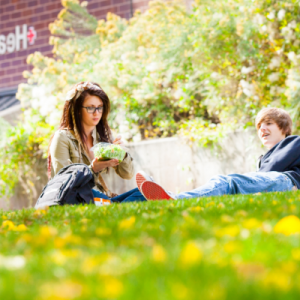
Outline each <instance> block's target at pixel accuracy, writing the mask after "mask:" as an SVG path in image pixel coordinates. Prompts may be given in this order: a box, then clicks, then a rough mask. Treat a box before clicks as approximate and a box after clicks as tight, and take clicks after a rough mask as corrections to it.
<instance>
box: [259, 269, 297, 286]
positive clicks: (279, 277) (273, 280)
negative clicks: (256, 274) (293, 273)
mask: <svg viewBox="0 0 300 300" xmlns="http://www.w3.org/2000/svg"><path fill="white" fill-rule="evenodd" d="M262 283H263V285H264V286H266V287H267V288H269V287H274V288H276V289H278V290H281V291H288V290H289V289H290V287H291V278H290V275H288V274H286V273H284V272H283V271H282V270H278V271H270V272H269V273H268V274H267V275H266V277H265V278H264V279H263V281H262Z"/></svg>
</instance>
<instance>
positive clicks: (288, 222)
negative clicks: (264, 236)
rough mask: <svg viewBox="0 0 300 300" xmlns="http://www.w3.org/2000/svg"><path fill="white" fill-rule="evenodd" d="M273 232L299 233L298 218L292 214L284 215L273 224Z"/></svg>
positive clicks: (299, 223)
mask: <svg viewBox="0 0 300 300" xmlns="http://www.w3.org/2000/svg"><path fill="white" fill-rule="evenodd" d="M274 232H275V233H282V234H284V235H291V234H295V233H300V219H299V218H298V217H296V216H294V215H290V216H286V217H284V218H282V219H281V220H280V221H279V222H278V223H277V224H276V225H275V227H274Z"/></svg>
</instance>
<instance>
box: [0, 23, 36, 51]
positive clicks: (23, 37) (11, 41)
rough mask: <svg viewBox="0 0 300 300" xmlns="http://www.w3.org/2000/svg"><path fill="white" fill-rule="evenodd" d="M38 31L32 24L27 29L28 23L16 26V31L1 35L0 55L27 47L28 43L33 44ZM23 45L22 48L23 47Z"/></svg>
mask: <svg viewBox="0 0 300 300" xmlns="http://www.w3.org/2000/svg"><path fill="white" fill-rule="evenodd" d="M36 36H37V34H36V31H35V30H34V27H32V26H30V27H29V28H28V30H27V25H26V24H24V25H22V26H21V27H20V26H16V28H15V33H12V32H11V33H9V34H8V35H7V36H5V35H3V34H1V35H0V55H1V54H5V53H6V52H8V53H12V52H14V51H19V50H21V49H27V43H29V45H33V44H34V41H35V39H36ZM21 45H22V48H21Z"/></svg>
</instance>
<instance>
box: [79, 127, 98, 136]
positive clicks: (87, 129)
mask: <svg viewBox="0 0 300 300" xmlns="http://www.w3.org/2000/svg"><path fill="white" fill-rule="evenodd" d="M82 126H83V131H84V133H85V135H86V136H87V138H89V137H91V136H92V133H93V131H94V129H95V127H96V126H86V125H85V124H82Z"/></svg>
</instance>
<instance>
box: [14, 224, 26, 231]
mask: <svg viewBox="0 0 300 300" xmlns="http://www.w3.org/2000/svg"><path fill="white" fill-rule="evenodd" d="M13 230H14V231H26V230H27V227H26V225H24V224H20V225H18V226H15V228H14V229H13Z"/></svg>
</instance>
